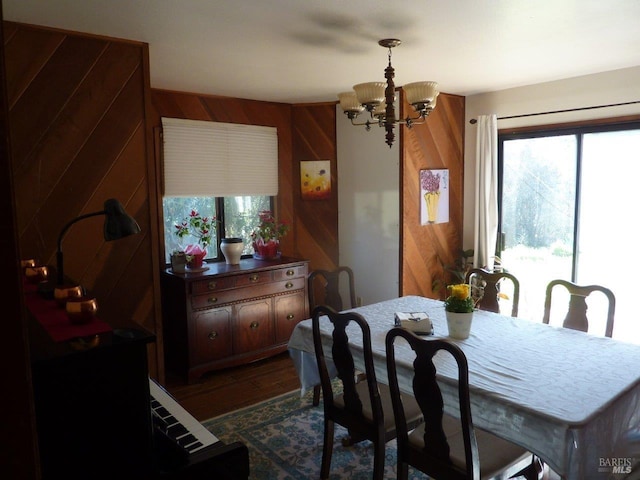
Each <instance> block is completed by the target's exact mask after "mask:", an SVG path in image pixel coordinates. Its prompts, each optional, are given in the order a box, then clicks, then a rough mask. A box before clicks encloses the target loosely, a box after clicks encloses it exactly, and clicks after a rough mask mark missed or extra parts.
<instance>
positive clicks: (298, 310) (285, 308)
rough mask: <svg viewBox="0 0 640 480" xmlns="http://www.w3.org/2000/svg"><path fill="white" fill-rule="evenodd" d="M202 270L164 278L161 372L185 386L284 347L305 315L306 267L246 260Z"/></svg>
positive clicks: (293, 262) (300, 262)
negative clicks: (183, 381) (179, 379)
mask: <svg viewBox="0 0 640 480" xmlns="http://www.w3.org/2000/svg"><path fill="white" fill-rule="evenodd" d="M207 266H208V268H209V269H208V270H207V271H204V272H201V273H174V272H172V271H171V269H167V270H165V271H164V272H163V274H162V281H161V285H162V311H163V324H164V349H165V359H166V368H167V369H168V370H169V371H172V372H174V373H177V374H179V375H181V376H183V377H184V378H186V380H187V381H188V382H190V383H191V382H193V381H195V380H196V379H198V378H199V377H200V376H201V375H202V374H203V373H205V372H207V371H211V370H216V369H221V368H226V367H232V366H236V365H241V364H244V363H249V362H253V361H256V360H260V359H263V358H266V357H269V356H272V355H275V354H277V353H281V352H283V351H285V350H286V348H287V342H288V341H289V336H290V335H291V332H292V331H293V328H294V327H295V325H296V324H297V323H298V322H299V321H301V320H304V319H305V318H307V317H308V316H309V301H308V295H307V273H308V269H309V262H308V261H307V260H298V259H294V258H286V257H282V258H279V259H277V260H268V261H267V260H256V259H253V258H246V259H242V260H241V261H240V264H239V265H227V264H226V263H224V262H215V263H209V264H207Z"/></svg>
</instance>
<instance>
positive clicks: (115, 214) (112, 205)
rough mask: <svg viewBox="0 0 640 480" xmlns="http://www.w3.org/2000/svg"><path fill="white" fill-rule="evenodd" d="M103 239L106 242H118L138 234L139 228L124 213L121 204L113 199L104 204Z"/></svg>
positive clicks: (136, 223) (131, 218) (133, 220)
mask: <svg viewBox="0 0 640 480" xmlns="http://www.w3.org/2000/svg"><path fill="white" fill-rule="evenodd" d="M104 212H105V215H106V218H105V220H104V239H105V240H106V241H108V242H109V241H111V240H118V239H119V238H124V237H128V236H129V235H135V234H136V233H140V226H139V225H138V222H136V221H135V219H134V218H133V217H131V216H130V215H128V214H127V212H125V211H124V207H123V206H122V204H121V203H120V202H119V201H118V200H116V199H115V198H110V199H109V200H107V201H106V202H104Z"/></svg>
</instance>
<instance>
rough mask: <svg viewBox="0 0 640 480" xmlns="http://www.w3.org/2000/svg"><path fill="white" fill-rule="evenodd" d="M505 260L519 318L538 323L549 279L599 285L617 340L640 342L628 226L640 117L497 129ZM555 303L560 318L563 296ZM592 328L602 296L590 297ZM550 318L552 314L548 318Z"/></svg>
mask: <svg viewBox="0 0 640 480" xmlns="http://www.w3.org/2000/svg"><path fill="white" fill-rule="evenodd" d="M499 143H500V147H499V152H500V181H501V183H500V187H501V189H500V192H501V196H500V198H501V201H500V219H501V220H500V232H501V235H500V239H501V242H500V245H499V249H498V250H499V252H498V255H499V256H500V258H501V259H502V264H503V266H504V267H505V268H506V269H507V270H508V271H510V272H511V273H513V274H514V275H516V276H517V277H518V278H519V279H520V282H521V294H520V295H521V296H520V309H519V311H520V316H522V317H525V318H528V319H530V320H534V321H541V320H542V315H543V308H544V295H545V289H546V285H547V283H548V282H549V281H550V280H552V279H555V278H561V279H565V280H571V281H574V282H576V283H579V284H583V285H587V284H599V285H603V286H606V287H608V288H610V289H611V290H612V291H613V292H614V294H615V296H616V301H617V305H616V319H615V327H614V338H620V339H624V340H629V341H635V342H637V343H640V322H639V321H637V320H636V313H635V310H636V309H635V308H634V307H635V305H634V299H635V296H634V294H635V292H634V291H633V290H632V289H634V288H635V278H634V277H635V271H634V270H635V269H634V268H633V267H634V265H633V261H634V260H635V258H634V255H633V247H632V244H633V240H634V236H633V233H634V232H633V230H634V226H635V225H634V224H635V217H636V214H635V209H636V206H635V202H634V200H635V197H636V195H635V191H636V189H637V188H638V186H637V183H638V182H637V178H636V177H635V175H636V171H637V166H638V165H640V124H637V123H636V124H627V125H615V126H612V125H609V126H606V127H599V128H595V127H591V128H581V129H573V130H562V131H547V132H535V133H528V134H511V135H500V136H499ZM556 300H559V303H561V304H563V305H562V308H560V309H554V311H552V320H553V317H557V318H559V319H558V320H557V322H558V323H561V322H562V319H563V317H564V314H565V313H566V305H567V302H568V300H565V299H562V298H559V299H556V298H554V304H555V303H556ZM588 315H589V318H590V319H591V321H592V322H593V325H591V326H592V327H593V331H594V332H599V331H602V326H601V325H598V323H599V322H598V319H599V318H603V319H604V317H605V316H606V304H605V302H604V298H598V297H596V298H594V299H593V300H592V301H590V302H589V311H588ZM552 323H553V321H552Z"/></svg>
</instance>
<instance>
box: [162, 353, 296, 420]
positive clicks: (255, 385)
mask: <svg viewBox="0 0 640 480" xmlns="http://www.w3.org/2000/svg"><path fill="white" fill-rule="evenodd" d="M166 388H167V390H168V391H169V393H171V395H173V397H174V398H175V399H176V400H177V401H178V403H180V405H182V407H184V408H185V409H186V410H187V411H188V412H189V413H191V415H193V416H194V417H195V418H196V419H197V420H198V421H200V422H202V421H204V420H208V419H209V418H212V417H216V416H218V415H222V414H223V413H227V412H230V411H233V410H236V409H238V408H242V407H247V406H249V405H253V404H256V403H259V402H261V401H263V400H267V399H269V398H272V397H275V396H277V395H281V394H283V393H288V392H291V391H293V390H296V389H299V388H300V381H299V379H298V375H297V373H296V370H295V368H294V366H293V362H292V361H291V358H290V357H289V353H288V352H284V353H281V354H279V355H276V356H274V357H271V358H269V359H266V360H261V361H258V362H254V363H250V364H248V365H243V366H240V367H235V368H229V369H225V370H220V371H217V372H210V373H208V374H205V375H204V376H203V377H201V378H200V380H199V381H198V382H195V383H193V384H191V385H188V384H186V382H185V381H184V380H182V379H180V378H177V377H176V376H174V375H171V374H170V373H167V381H166Z"/></svg>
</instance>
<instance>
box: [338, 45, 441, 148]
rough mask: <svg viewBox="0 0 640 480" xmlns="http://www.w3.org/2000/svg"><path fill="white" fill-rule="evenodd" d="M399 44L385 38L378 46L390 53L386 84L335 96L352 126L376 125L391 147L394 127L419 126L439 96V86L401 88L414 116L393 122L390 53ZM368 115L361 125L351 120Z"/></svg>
mask: <svg viewBox="0 0 640 480" xmlns="http://www.w3.org/2000/svg"><path fill="white" fill-rule="evenodd" d="M401 43H402V41H400V40H398V39H397V38H385V39H383V40H380V41H379V42H378V45H380V46H381V47H385V48H388V49H389V65H388V66H387V68H385V70H384V78H386V79H387V82H386V83H385V82H368V83H359V84H358V85H354V86H353V90H354V91H352V92H344V93H339V94H338V99H339V100H340V107H341V108H342V110H343V111H344V114H345V115H346V116H347V117H348V118H349V120H351V124H352V125H358V126H364V127H365V128H366V130H367V131H369V130H371V125H375V124H378V126H380V127H384V129H385V131H386V135H385V139H386V140H385V143H386V144H387V145H389V148H391V145H393V141H394V139H395V134H394V131H393V130H394V128H395V126H396V124H400V125H402V124H404V125H406V126H407V127H408V128H411V127H412V126H413V125H421V124H423V123H424V122H425V120H426V118H427V116H428V115H429V114H430V113H431V112H432V110H433V109H434V108H436V100H437V98H438V95H439V93H440V92H439V91H438V84H437V83H436V82H414V83H408V84H407V85H404V86H403V87H402V88H403V90H404V91H405V93H406V95H407V101H408V102H409V103H410V104H411V106H412V107H413V110H414V112H415V116H414V117H411V116H407V118H404V119H397V118H396V110H395V106H394V101H395V98H396V96H395V94H396V92H395V89H396V86H395V84H394V83H393V77H394V76H395V70H394V68H393V67H392V66H391V49H392V48H393V47H397V46H398V45H400V44H401ZM365 110H366V111H367V112H369V115H370V118H369V119H367V121H366V122H364V123H356V122H354V120H355V119H356V118H357V117H358V115H360V114H361V113H362V112H364V111H365Z"/></svg>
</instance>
